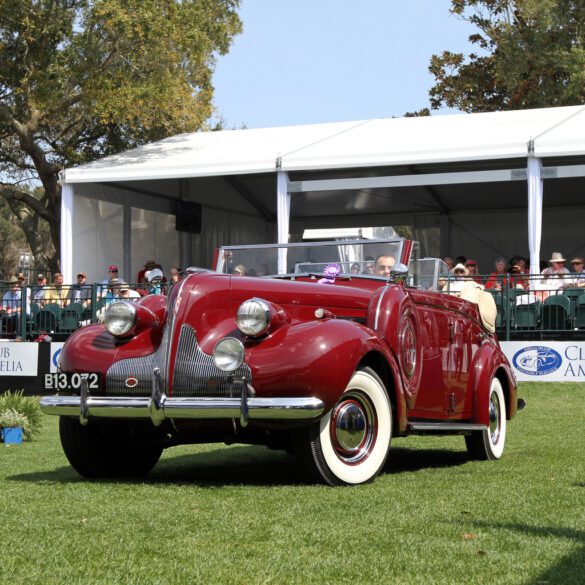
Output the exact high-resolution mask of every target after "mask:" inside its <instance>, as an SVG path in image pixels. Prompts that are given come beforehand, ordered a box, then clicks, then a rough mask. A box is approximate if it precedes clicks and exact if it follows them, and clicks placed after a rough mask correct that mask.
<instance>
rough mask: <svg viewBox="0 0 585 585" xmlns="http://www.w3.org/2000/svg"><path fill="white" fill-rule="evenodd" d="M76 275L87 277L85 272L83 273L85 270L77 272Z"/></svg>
mask: <svg viewBox="0 0 585 585" xmlns="http://www.w3.org/2000/svg"><path fill="white" fill-rule="evenodd" d="M77 276H83V278H87V274H85V272H78V273H77Z"/></svg>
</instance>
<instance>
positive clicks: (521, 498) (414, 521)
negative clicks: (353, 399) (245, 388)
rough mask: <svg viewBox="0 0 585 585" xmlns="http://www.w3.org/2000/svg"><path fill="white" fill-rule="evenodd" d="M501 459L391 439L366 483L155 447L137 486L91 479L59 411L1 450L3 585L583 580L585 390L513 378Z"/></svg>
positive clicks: (250, 458) (243, 451) (222, 454)
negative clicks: (513, 411) (70, 458)
mask: <svg viewBox="0 0 585 585" xmlns="http://www.w3.org/2000/svg"><path fill="white" fill-rule="evenodd" d="M520 396H522V397H523V398H525V399H526V401H527V403H528V404H527V407H526V409H525V410H524V411H522V412H520V413H519V414H518V416H517V417H516V418H515V419H514V420H513V421H512V422H511V423H510V424H509V426H508V443H507V447H506V452H505V453H504V457H503V459H502V460H500V461H497V462H469V461H468V460H467V458H466V454H465V450H464V441H463V438H462V437H446V438H439V437H411V438H407V439H397V440H395V441H394V442H393V449H392V451H391V454H390V458H389V460H388V463H387V465H386V469H385V472H384V473H383V474H382V475H381V476H380V477H379V478H378V479H377V480H376V481H375V482H374V483H373V484H370V485H366V486H360V487H353V488H329V487H324V486H320V485H311V484H307V483H305V482H304V480H303V478H302V476H301V475H300V472H299V470H298V468H297V466H296V463H295V461H294V459H292V458H290V457H289V456H287V455H286V454H284V453H280V452H272V451H269V450H267V449H264V448H261V447H247V446H232V447H225V446H222V445H206V446H188V447H178V448H174V449H170V450H168V451H166V452H165V454H164V455H163V458H162V459H161V461H160V462H159V464H158V465H157V466H156V467H155V469H154V471H153V472H152V474H151V475H150V476H149V477H148V479H147V480H146V481H143V482H134V483H132V482H113V481H99V482H90V481H86V480H83V479H82V478H81V477H80V476H78V475H77V473H76V472H75V471H73V469H71V468H70V467H69V466H68V463H67V461H66V459H65V456H64V455H63V453H62V451H61V447H60V443H59V438H58V433H57V419H56V417H45V421H44V429H43V432H42V434H41V436H40V438H39V439H38V440H36V441H34V442H30V443H25V444H23V445H20V446H5V445H1V444H0V529H1V532H0V535H1V536H0V583H2V585H8V584H21V583H22V584H32V583H39V584H40V583H42V584H52V583H67V584H68V585H72V584H75V583H84V584H92V583H104V584H106V583H107V584H115V583H136V584H141V585H142V584H150V583H153V584H154V583H156V584H166V583H189V584H190V583H193V584H198V583H242V584H243V583H250V584H252V583H355V584H363V583H392V584H394V583H397V584H398V583H404V584H409V585H410V584H413V583H424V584H436V583H439V584H440V583H461V584H472V583H481V584H491V585H493V584H496V583H502V584H506V585H508V584H514V583H522V584H534V585H536V584H540V583H550V584H557V583H558V584H563V585H570V584H579V585H582V584H583V583H584V582H585V474H584V465H583V456H584V450H585V441H584V438H585V433H584V421H585V416H584V414H585V384H523V385H521V388H520Z"/></svg>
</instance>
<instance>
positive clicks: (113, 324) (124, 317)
mask: <svg viewBox="0 0 585 585" xmlns="http://www.w3.org/2000/svg"><path fill="white" fill-rule="evenodd" d="M135 322H136V307H135V305H134V304H133V303H130V302H128V301H117V302H115V303H112V304H111V305H110V306H109V307H108V308H107V309H106V313H105V315H104V325H105V326H106V329H107V330H108V331H109V332H110V333H111V334H112V335H115V336H116V337H124V336H125V335H127V334H128V332H129V331H130V330H131V329H132V327H133V326H134V323H135Z"/></svg>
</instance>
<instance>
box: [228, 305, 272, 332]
mask: <svg viewBox="0 0 585 585" xmlns="http://www.w3.org/2000/svg"><path fill="white" fill-rule="evenodd" d="M270 320H271V311H270V306H269V305H268V303H267V302H266V301H263V300H262V299H249V300H247V301H244V302H243V303H242V304H241V305H240V306H239V308H238V313H237V314H236V324H237V326H238V329H239V330H240V331H241V332H242V333H243V334H244V335H251V336H253V337H255V336H258V335H263V334H264V333H266V331H267V330H268V327H269V326H270Z"/></svg>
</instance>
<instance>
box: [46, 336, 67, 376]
mask: <svg viewBox="0 0 585 585" xmlns="http://www.w3.org/2000/svg"><path fill="white" fill-rule="evenodd" d="M63 345H64V343H63V342H61V341H53V342H51V361H50V363H49V372H51V373H55V372H56V371H57V368H58V367H59V357H60V356H61V350H62V349H63Z"/></svg>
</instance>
